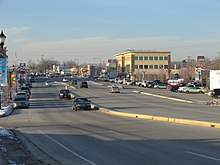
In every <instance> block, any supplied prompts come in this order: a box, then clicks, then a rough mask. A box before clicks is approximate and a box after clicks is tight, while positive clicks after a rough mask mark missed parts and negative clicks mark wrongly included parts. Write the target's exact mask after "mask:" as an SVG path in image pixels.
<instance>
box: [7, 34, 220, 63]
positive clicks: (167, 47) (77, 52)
mask: <svg viewBox="0 0 220 165" xmlns="http://www.w3.org/2000/svg"><path fill="white" fill-rule="evenodd" d="M21 42H22V40H21ZM219 45H220V40H217V39H209V40H183V39H181V38H177V37H143V38H122V39H111V38H104V37H91V38H79V39H68V40H61V41H50V42H29V43H25V44H24V45H20V46H19V47H18V48H17V55H18V57H19V58H21V59H22V60H23V61H28V60H29V59H32V60H34V61H35V62H37V60H39V59H40V58H41V57H42V56H41V55H44V58H47V59H52V58H53V59H56V60H58V61H60V62H62V61H68V60H74V59H75V58H77V59H79V62H80V63H94V62H95V61H94V60H93V59H94V58H95V57H97V58H101V59H102V61H106V60H107V59H109V58H114V55H115V54H116V53H120V52H123V51H124V50H126V49H136V50H157V51H171V53H172V60H175V61H176V60H180V61H181V60H182V59H185V58H187V56H191V57H195V58H196V56H198V55H204V56H206V57H210V58H214V57H215V56H216V55H217V52H219V51H220V46H219ZM10 46H11V47H13V45H10ZM11 49H12V48H11ZM11 59H12V61H13V55H12V58H11ZM9 63H10V61H9Z"/></svg>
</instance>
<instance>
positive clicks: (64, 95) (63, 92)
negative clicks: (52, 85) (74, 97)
mask: <svg viewBox="0 0 220 165" xmlns="http://www.w3.org/2000/svg"><path fill="white" fill-rule="evenodd" d="M62 98H67V99H71V92H70V91H69V90H68V89H61V90H60V93H59V99H62Z"/></svg>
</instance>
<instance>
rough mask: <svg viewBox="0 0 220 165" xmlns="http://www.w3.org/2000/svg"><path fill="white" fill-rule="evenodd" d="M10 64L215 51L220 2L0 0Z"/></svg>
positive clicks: (219, 39) (219, 47)
mask: <svg viewBox="0 0 220 165" xmlns="http://www.w3.org/2000/svg"><path fill="white" fill-rule="evenodd" d="M0 8H1V19H0V30H3V31H4V34H5V35H6V37H7V38H6V43H5V46H7V50H8V52H7V54H8V56H9V65H12V64H18V63H20V62H28V61H29V60H32V61H33V62H35V63H37V62H38V61H39V60H41V59H42V58H44V59H52V60H57V61H60V62H63V61H70V60H72V61H77V62H79V63H80V64H82V63H99V62H100V61H101V62H106V61H107V59H112V58H114V55H115V54H117V53H121V52H123V51H124V50H128V49H135V50H156V51H171V56H172V61H182V60H183V59H187V57H188V56H191V58H194V59H195V58H196V56H205V57H209V58H211V59H212V58H213V59H214V58H215V57H217V52H220V0H184V1H183V0H62V1H61V0H0Z"/></svg>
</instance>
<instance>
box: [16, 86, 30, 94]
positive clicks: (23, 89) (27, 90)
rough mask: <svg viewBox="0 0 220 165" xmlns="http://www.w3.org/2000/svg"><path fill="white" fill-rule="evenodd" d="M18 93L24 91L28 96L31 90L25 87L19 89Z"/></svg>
mask: <svg viewBox="0 0 220 165" xmlns="http://www.w3.org/2000/svg"><path fill="white" fill-rule="evenodd" d="M19 91H25V92H27V93H29V95H30V94H31V89H30V88H29V87H27V86H22V87H20V89H19Z"/></svg>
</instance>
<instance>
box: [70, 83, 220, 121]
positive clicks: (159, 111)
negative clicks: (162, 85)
mask: <svg viewBox="0 0 220 165" xmlns="http://www.w3.org/2000/svg"><path fill="white" fill-rule="evenodd" d="M89 85H90V87H89V88H88V89H84V88H83V89H79V88H78V89H73V90H72V91H73V92H74V93H76V94H78V95H81V96H87V97H90V98H91V100H92V101H94V102H95V103H97V104H99V105H101V106H103V107H105V108H107V109H110V110H116V111H122V112H130V113H140V114H148V115H154V116H164V117H173V118H184V119H194V120H202V121H213V122H219V121H220V111H219V106H208V105H198V104H189V103H181V102H176V101H172V100H167V99H161V98H158V97H153V96H147V95H142V94H139V93H134V92H133V90H134V89H132V87H129V88H125V89H123V90H122V92H121V93H120V94H118V93H115V94H112V93H109V88H108V87H107V86H100V85H97V84H94V83H92V82H90V83H89Z"/></svg>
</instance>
